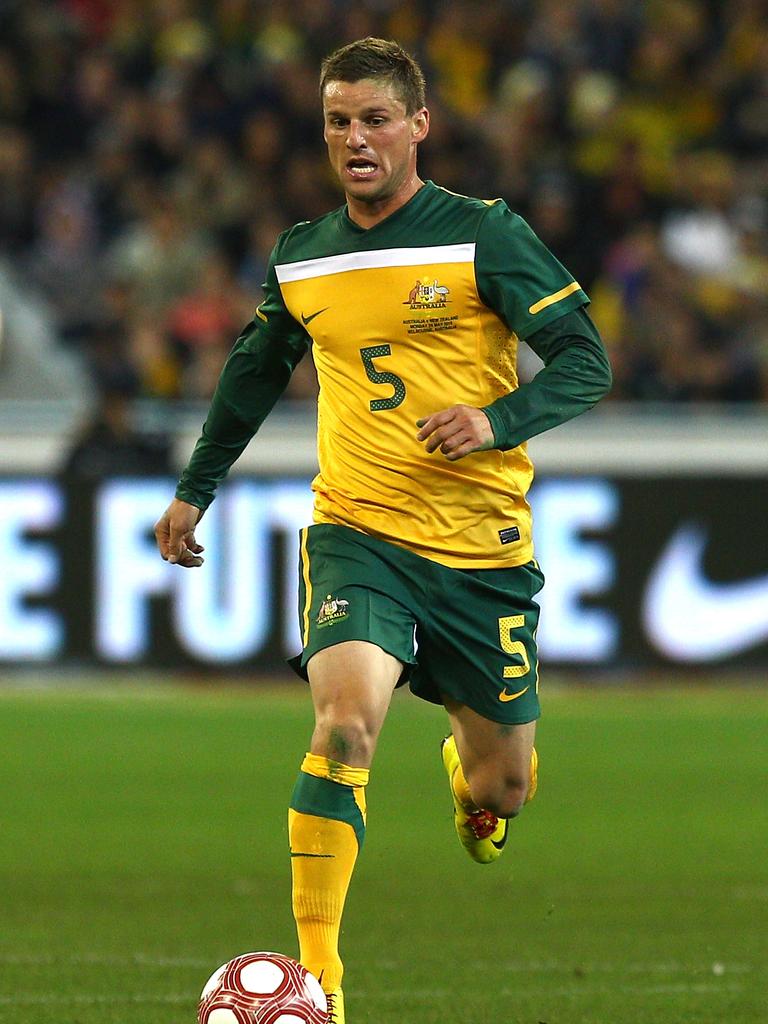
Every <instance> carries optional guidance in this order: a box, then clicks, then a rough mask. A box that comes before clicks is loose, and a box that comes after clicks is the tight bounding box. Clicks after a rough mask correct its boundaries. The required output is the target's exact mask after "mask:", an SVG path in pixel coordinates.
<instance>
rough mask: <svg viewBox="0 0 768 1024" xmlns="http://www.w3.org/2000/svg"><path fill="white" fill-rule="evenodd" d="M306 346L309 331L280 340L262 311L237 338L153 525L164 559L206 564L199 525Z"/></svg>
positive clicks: (292, 334)
mask: <svg viewBox="0 0 768 1024" xmlns="http://www.w3.org/2000/svg"><path fill="white" fill-rule="evenodd" d="M306 348H307V344H306V340H305V337H304V336H302V334H301V333H300V332H299V331H297V330H296V329H295V328H294V329H293V330H291V332H290V333H287V334H286V335H284V336H283V338H282V339H280V340H278V338H277V336H276V335H275V334H274V333H273V332H272V331H270V329H269V326H268V321H264V320H263V319H262V318H261V317H259V316H257V317H256V318H255V319H254V320H252V321H251V323H250V324H248V326H247V327H246V328H245V330H244V331H243V333H242V334H241V335H240V337H239V338H238V339H237V341H236V342H235V345H234V347H233V349H232V351H231V353H230V355H229V358H228V359H227V362H226V364H225V365H224V369H223V370H222V372H221V376H220V377H219V382H218V384H217V386H216V391H215V393H214V396H213V400H212V402H211V406H210V409H209V411H208V416H207V418H206V421H205V424H204V425H203V431H202V435H201V437H200V439H199V441H198V442H197V444H196V445H195V448H194V451H193V452H192V456H191V458H190V460H189V463H188V464H187V467H186V469H185V470H184V472H183V473H182V475H181V480H180V481H179V484H178V487H177V488H176V497H175V498H174V500H173V501H172V502H171V504H170V505H169V506H168V508H167V509H166V510H165V512H164V513H163V515H162V516H161V517H160V519H159V520H158V521H157V523H156V525H155V538H156V540H157V544H158V547H159V549H160V554H161V556H162V557H163V558H164V559H165V560H166V561H168V562H173V563H178V564H179V565H183V566H185V567H187V568H193V567H196V566H199V565H202V564H203V559H202V558H201V557H200V554H201V552H202V551H203V548H202V546H201V545H200V544H198V543H197V541H196V539H195V533H194V530H195V526H196V525H197V523H198V522H199V521H200V519H201V518H202V515H203V512H204V511H205V510H206V509H207V508H208V506H209V505H210V503H211V502H212V501H213V499H214V496H215V494H216V488H217V487H218V485H219V484H220V483H221V481H222V480H223V479H224V477H225V476H226V475H227V473H228V472H229V470H230V468H231V467H232V465H233V463H234V462H235V461H236V460H237V459H238V458H239V456H240V455H241V454H242V452H243V451H244V449H245V447H246V446H247V444H248V442H249V441H250V440H251V438H252V437H253V435H254V434H255V433H256V431H257V430H258V429H259V427H260V426H261V424H262V423H263V422H264V420H265V419H266V418H267V416H268V414H269V413H270V412H271V410H272V408H273V406H274V405H275V403H276V402H277V400H278V398H279V397H280V395H282V393H283V391H284V390H285V387H286V385H287V384H288V381H289V380H290V376H291V373H292V372H293V370H294V368H295V366H296V364H297V363H298V362H299V360H300V359H301V357H302V356H303V355H304V353H305V351H306Z"/></svg>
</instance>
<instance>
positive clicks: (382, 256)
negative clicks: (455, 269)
mask: <svg viewBox="0 0 768 1024" xmlns="http://www.w3.org/2000/svg"><path fill="white" fill-rule="evenodd" d="M474 260H475V243H474V242H461V243H460V244H458V245H424V246H421V247H416V248H412V249H373V250H371V251H370V252H347V253H342V254H341V255H340V256H321V257H320V258H319V259H316V260H300V261H299V262H298V263H278V264H277V265H276V266H275V273H276V274H277V280H278V281H279V282H280V284H286V283H288V282H289V281H307V280H309V279H310V278H313V277H328V276H329V275H331V274H346V273H347V271H350V270H379V269H380V268H382V267H421V266H428V265H429V264H434V263H474Z"/></svg>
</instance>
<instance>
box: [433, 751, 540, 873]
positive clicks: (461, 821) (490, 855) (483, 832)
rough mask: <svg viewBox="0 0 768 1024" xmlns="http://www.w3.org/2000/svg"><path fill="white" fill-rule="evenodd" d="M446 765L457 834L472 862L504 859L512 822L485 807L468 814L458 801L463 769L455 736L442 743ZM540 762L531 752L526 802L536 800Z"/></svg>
mask: <svg viewBox="0 0 768 1024" xmlns="http://www.w3.org/2000/svg"><path fill="white" fill-rule="evenodd" d="M441 750H442V755H443V765H444V766H445V770H446V772H447V773H448V779H449V780H450V785H451V796H452V798H453V822H454V825H455V826H456V834H457V835H458V837H459V842H460V843H461V845H462V846H463V847H464V849H465V850H466V851H467V853H468V854H469V856H470V857H471V858H472V860H474V861H477V863H478V864H491V863H492V862H493V861H495V860H498V859H499V857H500V856H501V853H502V850H503V849H504V844H505V843H506V841H507V830H508V828H509V822H508V821H507V819H506V818H497V817H496V815H495V814H492V813H491V812H490V811H486V810H484V809H483V808H480V809H476V810H474V811H468V810H467V808H466V806H465V805H464V804H463V803H462V802H461V801H460V800H459V799H458V797H457V796H456V792H455V790H454V786H453V777H454V775H455V774H456V771H457V769H458V768H460V767H461V762H460V761H459V754H458V751H457V750H456V741H455V740H454V738H453V736H447V737H446V738H445V739H444V740H443V743H442V748H441ZM538 766H539V759H538V755H537V753H536V749H535V748H534V749H533V750H532V751H531V778H530V783H529V788H528V796H527V797H526V800H525V802H526V803H528V801H529V800H533V798H534V796H535V795H536V787H537V785H538Z"/></svg>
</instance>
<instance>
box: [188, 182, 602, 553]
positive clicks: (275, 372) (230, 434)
mask: <svg viewBox="0 0 768 1024" xmlns="http://www.w3.org/2000/svg"><path fill="white" fill-rule="evenodd" d="M587 302H588V299H587V296H586V295H585V293H584V292H583V291H582V289H581V288H580V286H579V285H578V283H577V282H576V281H574V280H573V278H572V277H571V275H570V274H569V273H568V272H567V271H566V270H565V269H564V268H563V266H562V265H561V264H560V263H559V262H558V261H557V260H556V259H555V258H554V257H553V256H552V255H551V253H549V251H548V250H547V249H546V248H545V246H544V245H543V244H542V243H541V242H540V241H539V240H538V239H537V238H536V236H535V235H534V234H533V232H532V231H531V230H530V228H529V227H528V226H527V225H526V223H525V222H524V221H523V220H522V219H521V218H520V217H518V216H516V215H515V214H513V213H511V212H510V210H509V209H508V207H507V206H506V204H505V203H503V202H502V201H500V200H490V201H484V200H477V199H469V198H466V197H464V196H457V195H454V194H453V193H450V192H447V191H445V190H444V189H441V188H439V187H437V186H436V185H434V184H432V183H431V182H427V183H426V184H425V185H424V186H423V187H422V188H421V189H420V190H419V192H417V193H416V195H415V196H414V197H413V198H412V199H411V200H410V201H409V202H408V203H407V204H405V205H404V206H403V207H401V208H400V209H399V210H397V211H396V212H395V213H394V214H392V215H391V216H390V217H388V218H387V219H386V220H384V221H382V222H380V223H379V224H377V225H375V226H374V227H372V228H369V229H363V228H360V227H359V226H358V225H356V224H355V223H354V222H353V221H352V220H351V219H350V218H349V216H348V214H347V210H346V207H342V208H341V209H339V210H336V211H334V212H332V213H330V214H328V215H327V216H325V217H321V218H319V219H318V220H315V221H310V222H306V223H302V224H298V225H296V226H295V227H293V228H291V229H290V230H289V231H286V232H284V233H283V234H282V235H281V236H280V238H279V239H278V242H277V244H276V246H275V249H274V251H273V254H272V258H271V260H270V265H269V270H268V274H267V281H266V284H265V299H264V301H263V302H262V304H261V305H260V306H259V308H258V310H257V311H256V316H255V317H254V320H253V322H252V324H250V325H249V326H248V327H247V328H246V330H245V331H244V332H243V334H242V335H241V337H240V338H239V339H238V341H237V343H236V345H235V348H234V349H233V352H232V354H231V356H230V359H229V360H228V363H227V366H226V367H225V369H224V371H223V373H222V377H221V380H220V382H219V386H218V389H217V393H216V396H215V398H214V401H213V404H212V407H211V411H210V414H209V417H208V420H207V421H206V426H205V428H204V432H203V437H202V438H201V441H200V442H199V443H198V447H197V448H196V450H195V453H194V455H193V458H192V460H191V462H190V466H189V467H188V469H187V470H186V472H185V474H184V477H182V481H181V484H180V486H179V490H178V491H177V495H178V496H179V497H181V498H183V500H186V501H190V502H191V503H192V504H195V505H198V506H199V507H205V505H206V504H207V503H208V501H210V500H211V498H212V496H213V491H214V489H215V485H216V483H217V482H218V480H219V479H221V477H222V476H223V475H224V473H225V472H226V469H228V468H229V465H231V463H232V462H233V461H234V459H235V458H236V457H237V455H238V454H239V453H240V451H242V448H243V447H244V445H245V444H246V443H247V440H248V439H249V437H250V436H251V435H252V433H253V432H254V430H256V429H257V428H258V426H259V425H260V423H261V422H262V421H263V419H264V417H265V416H266V415H267V413H268V412H269V409H270V408H271V407H272V404H274V401H275V400H276V399H277V397H278V395H279V394H280V393H281V391H282V389H283V388H284V387H285V384H286V383H287V380H288V377H289V375H290V372H291V370H292V369H293V367H294V366H295V365H296V363H297V362H298V360H299V359H300V357H301V355H302V354H303V352H304V351H305V350H306V347H307V345H308V344H310V343H311V345H312V351H313V355H314V360H315V365H316V367H317V373H318V379H319V382H320V394H319V400H318V401H319V408H318V461H319V473H318V475H317V476H316V478H315V480H314V482H313V490H314V493H315V521H316V522H323V523H336V524H341V525H344V526H349V527H351V528H353V529H356V530H360V531H362V532H364V533H367V534H369V535H371V536H374V537H377V538H379V539H382V540H385V541H390V542H392V543H394V544H398V545H401V546H403V547H406V548H408V549H409V550H411V551H413V552H415V553H416V554H419V555H423V556H426V557H428V558H432V559H434V560H436V561H439V562H441V563H443V564H444V565H447V566H452V567H459V568H462V567H465V568H476V569H482V568H494V567H499V566H505V565H519V564H522V563H524V562H527V561H528V560H529V559H530V558H531V555H532V542H531V518H530V510H529V507H528V504H527V502H526V497H525V496H526V492H527V490H528V487H529V485H530V482H531V477H532V467H531V463H530V460H529V458H528V455H527V452H526V448H525V444H524V443H521V442H523V441H525V440H526V439H527V438H528V437H529V436H532V435H533V434H534V433H537V432H538V431H539V430H541V429H546V428H547V427H548V426H550V425H554V423H557V422H562V420H563V419H567V418H569V416H571V415H575V413H576V412H578V411H581V409H582V408H584V407H587V406H588V405H590V404H593V402H594V401H596V400H597V398H598V397H600V394H601V393H602V390H604V383H605V381H604V378H605V363H604V357H601V358H602V359H603V362H602V364H601V365H600V366H598V363H600V358H598V357H597V356H595V354H594V352H592V361H591V363H590V355H589V353H590V345H591V346H592V349H594V348H595V339H596V335H594V331H593V330H592V332H591V333H592V335H593V336H594V337H593V338H592V339H591V341H590V339H589V338H588V337H587V339H586V341H585V338H584V337H582V338H580V340H579V341H577V342H576V344H575V346H567V347H566V352H565V361H566V365H565V366H563V365H561V366H559V367H558V366H557V365H555V366H554V371H553V373H551V374H550V376H552V375H553V374H554V384H555V387H554V390H553V389H552V388H550V392H551V393H549V394H548V393H547V392H546V390H544V391H542V388H541V384H539V385H538V386H537V388H534V390H533V392H532V393H530V394H528V395H526V394H525V392H526V389H530V388H531V385H530V384H528V385H524V386H523V387H522V388H518V382H517V374H516V354H517V340H518V338H520V337H522V338H527V339H529V340H530V339H531V338H532V337H534V336H535V337H538V338H541V339H544V338H546V337H547V328H549V327H550V325H552V324H553V323H555V322H556V321H560V322H561V323H562V322H564V321H563V318H565V317H567V314H569V313H572V312H573V311H575V310H578V309H579V308H580V307H582V306H583V305H584V304H585V303H587ZM585 322H587V323H588V320H587V318H585ZM576 334H577V335H578V334H582V335H587V336H588V335H589V334H590V330H589V328H585V329H582V330H581V331H580V330H579V329H578V328H577V329H576ZM558 337H559V336H558ZM597 347H598V349H599V351H600V353H602V349H601V346H599V339H597ZM555 348H556V349H557V352H556V353H555V355H556V356H557V357H558V359H559V361H560V363H561V364H562V363H563V359H564V355H563V351H562V345H559V346H558V345H556V346H555ZM568 348H571V349H572V351H567V349H568ZM585 352H586V353H587V355H586V356H585ZM544 357H545V362H547V361H548V360H547V353H544ZM558 359H554V360H552V362H553V364H554V363H557V362H558ZM592 364H594V365H592ZM585 366H586V383H585ZM590 367H591V371H592V372H590ZM547 369H549V367H548V368H547ZM571 371H572V372H571ZM601 372H602V378H603V380H602V384H601V382H600V381H598V380H597V378H598V377H600V376H601ZM542 373H546V371H542ZM537 379H538V378H537ZM545 383H546V382H545ZM550 384H552V381H550ZM601 386H602V390H601ZM563 388H564V392H565V401H564V400H563V394H562V393H561V392H563ZM538 392H541V402H539V403H538V404H537V402H536V401H535V400H534V401H533V404H531V400H532V399H535V397H536V395H537V394H538ZM570 392H573V393H570ZM516 395H518V396H522V397H521V398H518V399H517V400H515V396H516ZM459 403H461V404H466V405H470V406H474V407H478V408H484V409H485V410H486V412H487V413H488V416H489V419H490V421H491V425H492V427H493V429H494V434H495V438H496V442H497V444H498V448H495V449H493V450H490V451H484V452H476V453H473V454H471V455H468V456H466V457H465V458H463V459H461V460H459V461H458V462H448V461H447V460H446V459H445V457H444V456H443V455H442V454H441V453H440V452H439V451H437V452H434V453H432V454H428V453H427V452H426V450H425V448H424V444H423V442H419V441H417V440H416V434H417V429H418V428H417V426H416V421H417V420H418V419H421V418H424V417H426V416H429V415H430V414H431V413H434V412H437V411H439V410H441V409H444V408H446V407H448V406H451V405H455V404H459ZM510 403H512V404H510ZM542 403H543V405H544V406H546V408H544V407H543V406H542ZM569 403H570V404H569ZM502 449H506V450H502Z"/></svg>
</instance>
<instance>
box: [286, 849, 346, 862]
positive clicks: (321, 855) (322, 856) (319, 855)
mask: <svg viewBox="0 0 768 1024" xmlns="http://www.w3.org/2000/svg"><path fill="white" fill-rule="evenodd" d="M290 852H291V856H292V857H314V858H316V859H318V860H333V858H334V857H335V856H336V854H335V853H294V852H293V850H291V851H290Z"/></svg>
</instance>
